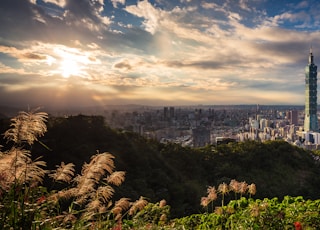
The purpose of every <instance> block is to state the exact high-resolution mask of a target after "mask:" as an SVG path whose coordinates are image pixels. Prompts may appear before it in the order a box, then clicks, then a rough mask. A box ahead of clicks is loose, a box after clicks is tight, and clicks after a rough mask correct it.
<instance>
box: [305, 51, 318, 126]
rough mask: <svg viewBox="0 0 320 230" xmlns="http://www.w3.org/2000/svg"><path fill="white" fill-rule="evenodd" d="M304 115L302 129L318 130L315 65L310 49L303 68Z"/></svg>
mask: <svg viewBox="0 0 320 230" xmlns="http://www.w3.org/2000/svg"><path fill="white" fill-rule="evenodd" d="M305 74H306V86H305V87H306V88H305V97H306V99H305V117H304V131H305V132H307V131H314V132H317V131H318V117H317V66H316V65H315V64H314V62H313V54H312V50H311V49H310V55H309V63H308V65H307V66H306V68H305Z"/></svg>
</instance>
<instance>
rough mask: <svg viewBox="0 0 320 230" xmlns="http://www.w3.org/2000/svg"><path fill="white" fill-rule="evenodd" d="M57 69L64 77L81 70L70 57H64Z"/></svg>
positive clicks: (77, 73) (78, 72)
mask: <svg viewBox="0 0 320 230" xmlns="http://www.w3.org/2000/svg"><path fill="white" fill-rule="evenodd" d="M59 69H60V71H61V74H62V76H63V77H64V78H69V77H70V76H71V75H79V74H80V72H81V71H80V66H79V64H78V63H77V62H76V61H75V60H72V59H64V60H63V61H62V62H61V65H60V68H59Z"/></svg>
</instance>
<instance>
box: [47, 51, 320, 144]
mask: <svg viewBox="0 0 320 230" xmlns="http://www.w3.org/2000/svg"><path fill="white" fill-rule="evenodd" d="M305 73H306V84H305V101H306V102H305V105H304V106H301V105H273V106H272V105H259V104H256V105H212V106H209V105H197V106H175V107H174V106H167V107H166V106H164V107H159V106H158V107H156V106H139V105H128V106H105V107H92V108H86V109H85V110H84V109H75V110H72V109H68V110H66V111H60V112H53V114H52V115H54V116H69V115H77V114H85V115H102V116H103V117H104V118H105V121H106V123H107V125H108V126H110V127H112V128H116V129H121V130H124V131H132V132H135V133H138V134H140V135H142V136H144V137H146V138H152V139H156V140H158V141H160V142H163V143H166V142H173V143H177V144H181V145H182V146H188V147H204V146H206V145H210V144H219V143H227V142H230V141H246V140H258V141H267V140H284V141H287V142H289V143H291V144H293V145H296V146H299V147H302V148H307V149H318V148H319V146H320V133H319V132H318V114H317V66H316V65H315V63H314V58H313V54H312V50H311V49H310V54H309V63H308V65H307V66H306V69H305ZM301 96H303V95H301Z"/></svg>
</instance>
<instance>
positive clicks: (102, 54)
mask: <svg viewBox="0 0 320 230" xmlns="http://www.w3.org/2000/svg"><path fill="white" fill-rule="evenodd" d="M311 47H312V52H313V55H314V61H315V64H316V65H317V64H318V65H320V1H317V0H309V1H303V0H281V1H279V0H139V1H137V0H1V1H0V105H2V106H25V107H26V106H33V107H37V106H43V107H46V106H47V107H73V106H99V105H102V106H103V105H111V104H113V105H125V104H142V105H151V106H153V105H154V106H162V105H163V106H178V105H199V104H202V105H221V104H230V105H234V104H266V105H272V104H299V105H303V104H304V101H305V98H304V89H305V85H304V82H305V80H304V78H305V73H304V69H305V67H306V65H307V64H308V56H309V53H310V48H311Z"/></svg>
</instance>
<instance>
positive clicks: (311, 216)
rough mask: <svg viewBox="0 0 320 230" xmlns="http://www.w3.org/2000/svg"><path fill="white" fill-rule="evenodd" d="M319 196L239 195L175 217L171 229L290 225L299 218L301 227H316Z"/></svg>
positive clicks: (280, 226)
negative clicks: (211, 208) (205, 209)
mask: <svg viewBox="0 0 320 230" xmlns="http://www.w3.org/2000/svg"><path fill="white" fill-rule="evenodd" d="M319 204H320V200H314V201H312V200H305V199H303V197H301V196H299V197H291V196H285V197H284V199H283V200H282V201H281V202H280V201H279V200H278V199H277V198H273V199H268V198H265V199H263V200H259V199H257V200H254V199H252V198H249V199H247V198H245V197H242V198H241V199H240V200H232V201H231V202H229V203H228V204H227V205H226V206H224V207H218V208H217V209H216V211H215V212H214V213H210V214H209V213H205V214H194V215H191V216H186V217H183V218H180V219H175V220H173V221H172V222H173V223H172V226H174V227H175V229H266V230H267V229H294V223H296V222H299V223H300V224H301V225H302V227H303V229H309V230H311V229H318V226H320V213H319V208H320V206H319Z"/></svg>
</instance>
